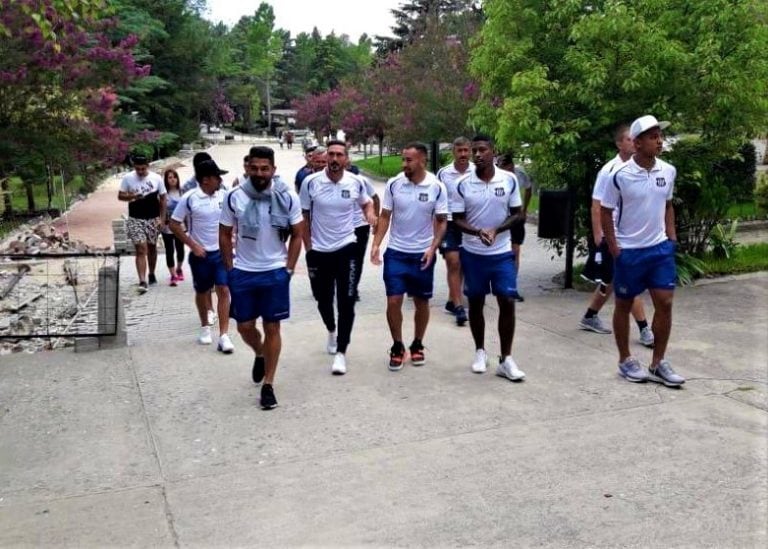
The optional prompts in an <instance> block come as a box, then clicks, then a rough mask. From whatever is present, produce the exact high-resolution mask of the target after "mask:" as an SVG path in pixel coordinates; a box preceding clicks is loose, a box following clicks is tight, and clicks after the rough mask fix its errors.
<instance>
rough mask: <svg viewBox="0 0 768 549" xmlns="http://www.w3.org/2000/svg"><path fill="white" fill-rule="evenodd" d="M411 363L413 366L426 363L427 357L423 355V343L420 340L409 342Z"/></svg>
mask: <svg viewBox="0 0 768 549" xmlns="http://www.w3.org/2000/svg"><path fill="white" fill-rule="evenodd" d="M410 351H411V364H413V365H414V366H424V364H426V363H427V357H426V356H424V345H422V344H421V342H420V341H414V342H413V343H411V347H410Z"/></svg>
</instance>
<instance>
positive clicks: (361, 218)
mask: <svg viewBox="0 0 768 549" xmlns="http://www.w3.org/2000/svg"><path fill="white" fill-rule="evenodd" d="M358 177H359V178H360V179H362V180H363V183H365V192H366V193H368V196H370V197H371V198H373V197H374V196H376V189H374V188H373V185H371V182H370V181H368V178H367V177H364V176H362V175H358ZM364 225H368V221H366V219H365V214H363V209H362V208H360V209H358V210H355V228H357V227H363V226H364Z"/></svg>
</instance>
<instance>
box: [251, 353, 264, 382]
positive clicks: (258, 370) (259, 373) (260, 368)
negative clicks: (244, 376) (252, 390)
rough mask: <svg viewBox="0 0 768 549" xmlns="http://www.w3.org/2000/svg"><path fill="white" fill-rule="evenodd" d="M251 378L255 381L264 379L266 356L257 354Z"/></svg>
mask: <svg viewBox="0 0 768 549" xmlns="http://www.w3.org/2000/svg"><path fill="white" fill-rule="evenodd" d="M251 379H253V382H254V383H261V381H262V380H263V379H264V357H263V356H258V355H257V356H256V358H254V359H253V370H251Z"/></svg>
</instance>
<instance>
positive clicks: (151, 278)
mask: <svg viewBox="0 0 768 549" xmlns="http://www.w3.org/2000/svg"><path fill="white" fill-rule="evenodd" d="M147 278H148V280H149V283H150V284H157V277H156V276H155V273H149V276H148V277H147Z"/></svg>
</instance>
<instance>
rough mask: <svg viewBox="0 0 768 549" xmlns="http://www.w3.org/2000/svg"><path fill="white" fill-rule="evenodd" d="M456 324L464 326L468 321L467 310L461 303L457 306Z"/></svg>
mask: <svg viewBox="0 0 768 549" xmlns="http://www.w3.org/2000/svg"><path fill="white" fill-rule="evenodd" d="M455 315H456V325H457V326H464V324H466V323H467V311H466V310H465V309H464V307H463V306H461V305H459V306H458V307H456V313H455Z"/></svg>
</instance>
